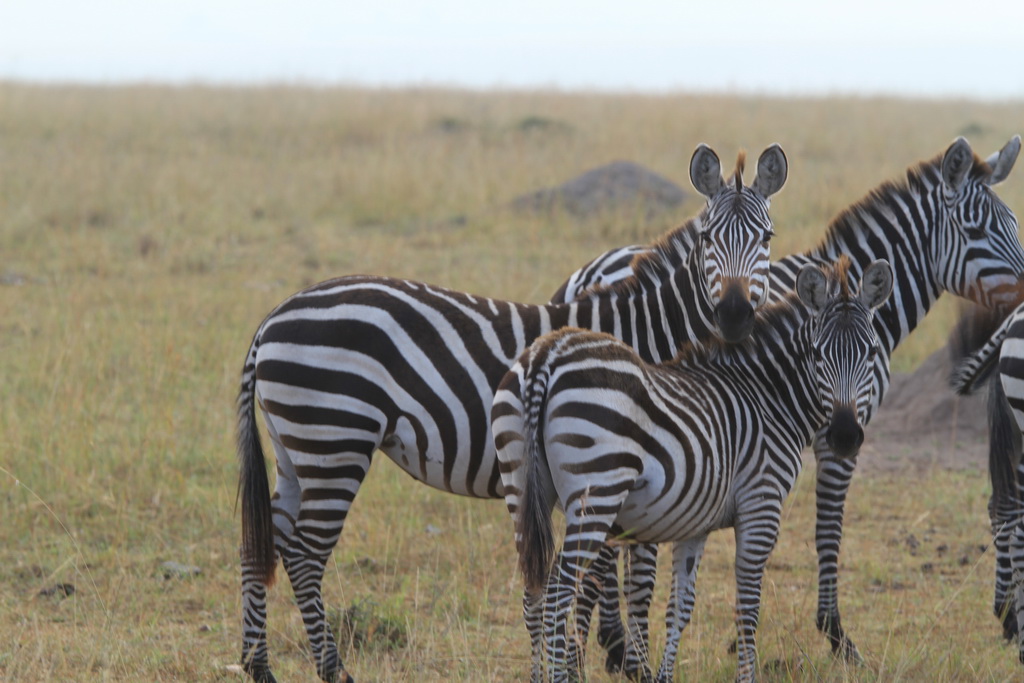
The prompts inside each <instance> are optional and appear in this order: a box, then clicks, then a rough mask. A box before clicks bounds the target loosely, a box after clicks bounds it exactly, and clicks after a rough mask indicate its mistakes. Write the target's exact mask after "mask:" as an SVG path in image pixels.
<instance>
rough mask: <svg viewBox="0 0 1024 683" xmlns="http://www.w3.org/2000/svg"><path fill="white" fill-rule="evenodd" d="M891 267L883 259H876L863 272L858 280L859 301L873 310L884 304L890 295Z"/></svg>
mask: <svg viewBox="0 0 1024 683" xmlns="http://www.w3.org/2000/svg"><path fill="white" fill-rule="evenodd" d="M892 279H893V273H892V266H891V265H889V262H888V261H886V260H885V259H878V260H877V261H874V262H873V263H872V264H871V265H870V266H868V267H867V268H866V269H865V270H864V275H863V276H862V277H861V279H860V295H859V296H860V300H861V303H863V304H864V305H865V306H867V307H868V308H870V309H872V310H874V309H876V308H878V307H879V306H881V305H882V304H884V303H885V300H886V299H888V298H889V295H890V294H892Z"/></svg>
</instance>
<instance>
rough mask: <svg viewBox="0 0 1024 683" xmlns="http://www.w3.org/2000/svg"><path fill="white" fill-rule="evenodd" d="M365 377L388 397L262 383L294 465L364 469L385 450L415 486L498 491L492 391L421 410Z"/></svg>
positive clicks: (268, 413) (485, 493) (481, 493)
mask: <svg viewBox="0 0 1024 683" xmlns="http://www.w3.org/2000/svg"><path fill="white" fill-rule="evenodd" d="M261 351H262V349H261ZM322 365H326V363H323V364H322ZM324 374H326V373H324ZM362 374H363V377H364V378H365V379H367V380H369V381H370V382H373V383H375V384H376V386H379V387H381V388H383V389H385V391H384V392H381V393H380V395H374V396H367V395H364V396H359V395H357V392H355V391H342V390H340V387H333V386H332V387H328V386H319V387H314V386H302V385H299V384H298V382H297V381H296V380H295V379H294V378H290V379H291V383H286V382H283V381H268V380H266V379H264V380H258V381H257V394H258V396H259V397H260V404H261V406H262V407H263V409H264V414H265V417H266V419H267V420H269V421H272V423H273V426H274V430H275V432H276V433H277V435H278V436H277V439H279V443H280V445H281V446H282V447H284V448H287V449H288V452H289V453H291V454H292V459H293V460H294V461H295V462H296V463H309V464H311V465H314V464H315V463H318V462H320V463H323V464H321V466H326V463H327V462H328V461H336V460H340V461H343V462H348V461H351V462H365V461H366V460H367V458H369V456H370V455H371V454H372V453H373V452H374V451H376V450H380V451H381V452H383V453H384V454H385V455H387V456H388V457H389V458H390V459H391V460H393V461H394V462H395V463H396V464H397V465H398V466H399V467H401V468H402V469H403V470H404V471H405V472H407V473H408V474H409V475H410V476H412V477H413V478H415V479H416V480H417V481H421V482H423V483H424V484H427V485H428V486H432V487H434V488H436V489H440V490H442V491H447V492H450V493H455V494H459V495H465V496H471V497H477V498H489V497H492V494H491V493H490V491H489V488H491V486H490V484H491V482H493V481H498V482H499V486H498V488H499V489H500V480H499V478H498V474H497V458H496V456H495V452H494V444H493V439H492V437H491V429H490V423H489V420H487V419H486V414H487V412H486V410H485V409H484V408H483V406H485V405H486V406H487V408H488V409H489V407H490V402H491V399H492V393H493V392H492V390H491V388H490V387H489V386H485V387H483V389H480V388H479V387H477V388H476V389H477V391H476V392H475V394H474V395H473V396H472V397H470V398H466V397H465V396H464V395H457V394H454V393H452V394H449V395H448V396H445V399H446V400H444V401H443V402H442V401H438V402H433V403H431V404H430V405H423V404H422V403H420V402H418V401H417V400H416V399H415V398H414V397H412V396H410V395H409V394H408V393H406V392H405V391H404V390H402V388H401V386H400V385H399V384H398V383H397V382H394V381H392V378H390V377H384V376H377V377H375V376H374V374H373V372H372V370H369V369H367V368H365V367H364V368H363V370H362ZM327 388H329V389H331V390H330V391H326V390H325V389H327ZM461 393H462V394H465V393H466V392H465V391H463V392H461ZM498 495H499V496H500V492H499V494H498Z"/></svg>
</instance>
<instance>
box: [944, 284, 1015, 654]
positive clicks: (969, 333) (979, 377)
mask: <svg viewBox="0 0 1024 683" xmlns="http://www.w3.org/2000/svg"><path fill="white" fill-rule="evenodd" d="M993 328H994V330H993ZM978 342H982V343H980V345H979V343H978ZM950 346H951V349H952V351H953V357H954V360H955V362H954V369H953V374H952V377H951V381H950V383H951V385H952V387H953V390H954V391H956V392H957V393H959V394H970V393H973V392H974V391H976V390H977V389H978V388H979V387H980V386H981V385H982V384H984V383H985V382H986V381H988V379H989V377H990V376H991V375H992V374H993V373H995V372H997V373H998V376H999V377H998V381H992V382H990V389H989V397H988V414H989V476H990V478H991V480H992V497H991V498H990V499H989V519H990V521H991V523H992V534H993V537H994V545H995V548H996V576H995V591H994V598H993V602H992V609H993V612H994V613H995V615H996V617H997V618H998V619H999V620H1000V622H1001V623H1002V626H1003V635H1004V637H1005V638H1006V639H1007V640H1013V639H1015V638H1017V639H1018V640H1019V642H1018V646H1019V656H1020V659H1021V662H1022V663H1024V639H1020V634H1021V633H1022V632H1024V631H1022V629H1021V626H1022V625H1024V623H1022V622H1024V594H1022V590H1024V588H1022V587H1021V581H1022V579H1024V505H1022V501H1024V467H1022V463H1021V445H1022V442H1024V303H1022V304H1020V305H1018V307H1017V308H1016V309H1014V310H1013V311H1012V312H1011V313H1010V314H1009V315H1008V316H1005V317H1003V316H1001V315H999V314H998V312H997V313H996V314H993V313H991V312H989V311H985V310H980V309H974V310H971V311H968V312H967V313H966V314H965V315H964V316H963V317H962V318H961V321H960V323H959V325H958V326H957V330H956V331H954V333H953V335H951V340H950ZM976 347H977V348H976Z"/></svg>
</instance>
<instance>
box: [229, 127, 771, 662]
mask: <svg viewBox="0 0 1024 683" xmlns="http://www.w3.org/2000/svg"><path fill="white" fill-rule="evenodd" d="M743 160H744V156H743V155H742V154H740V157H739V160H738V162H737V168H736V171H735V173H734V175H733V177H732V178H731V179H730V180H729V181H728V182H726V180H725V179H724V178H723V177H722V172H721V164H720V162H719V160H718V157H717V156H716V155H715V153H714V152H713V151H712V150H711V149H710V148H709V147H707V146H705V145H700V146H699V147H698V148H697V150H696V151H695V152H694V155H693V158H692V159H691V162H690V177H691V180H692V181H693V184H694V186H695V187H696V188H697V189H698V190H699V191H700V192H701V193H702V194H704V195H705V196H706V197H707V200H708V202H707V206H706V207H705V208H704V210H703V211H702V212H701V213H700V215H699V216H697V217H696V218H694V219H692V220H690V221H688V222H687V223H686V224H685V225H684V226H683V227H681V228H679V229H677V230H675V231H672V232H670V233H668V234H667V235H666V236H665V237H664V238H663V240H662V241H661V242H660V243H659V245H658V246H657V247H656V248H655V249H653V250H651V251H650V253H648V254H647V255H646V256H645V257H644V258H643V259H642V262H639V263H636V264H635V269H636V274H635V275H634V276H632V277H630V278H627V279H626V280H624V281H622V282H620V283H618V284H616V285H615V286H614V287H611V288H608V289H605V290H602V291H600V292H596V293H593V294H591V295H590V296H588V297H585V298H583V299H581V300H579V301H576V302H573V303H571V304H561V305H547V306H533V305H527V304H514V303H507V302H504V301H497V300H494V299H486V298H482V297H476V296H471V295H469V294H464V293H461V292H455V291H452V290H448V289H442V288H438V287H433V286H429V285H425V284H421V283H417V282H410V281H406V280H394V279H389V278H383V277H368V276H353V277H346V278H339V279H335V280H329V281H327V282H323V283H320V284H318V285H314V286H312V287H310V288H308V289H306V290H304V291H302V292H299V293H298V294H295V295H293V296H292V297H290V298H289V299H287V300H286V301H285V302H284V303H282V304H281V305H280V306H278V307H277V308H276V309H275V310H274V311H272V312H271V313H270V315H269V316H268V317H267V318H266V319H265V320H264V321H263V323H262V324H261V325H260V327H259V329H258V330H257V332H256V335H255V337H254V338H253V341H252V345H251V347H250V349H249V353H248V355H247V358H246V364H245V367H244V370H243V373H242V388H241V392H240V396H239V403H238V415H239V419H238V451H239V458H240V461H241V472H240V480H239V488H240V496H241V508H242V550H241V558H242V605H243V625H242V627H243V641H242V663H243V666H244V668H245V670H246V671H247V672H248V673H249V674H250V675H251V676H252V677H253V678H254V679H256V680H257V681H273V680H274V677H273V674H272V673H271V670H270V666H269V661H268V655H267V643H266V589H267V587H268V586H269V585H270V584H271V583H272V581H273V576H274V570H275V565H276V563H277V558H278V557H281V558H282V560H283V562H284V566H285V570H286V571H287V573H288V577H289V579H290V581H291V583H292V587H293V589H294V590H295V595H296V598H297V601H298V605H299V609H300V610H301V612H302V618H303V622H304V624H305V627H306V631H307V635H308V637H309V640H310V643H311V646H312V655H313V658H314V660H315V662H316V667H317V673H318V674H319V675H320V677H321V678H322V679H324V680H326V681H332V680H336V679H338V678H341V679H342V680H349V679H350V677H349V675H348V673H347V672H345V671H344V667H343V665H342V663H341V661H340V659H339V657H338V651H337V646H336V645H335V642H334V637H333V635H332V634H331V632H330V629H329V627H328V625H327V622H326V619H325V617H324V608H323V603H322V599H321V582H322V578H323V572H324V569H325V565H326V562H327V558H328V557H329V556H330V554H331V551H332V550H333V548H334V546H335V544H336V543H337V541H338V539H339V537H340V535H341V531H342V528H343V526H344V523H345V519H346V516H347V514H348V510H349V507H350V505H351V504H352V501H353V499H354V498H355V496H356V493H357V492H358V490H359V486H360V484H361V483H362V480H363V478H364V477H365V476H366V472H367V470H368V469H369V467H370V462H371V460H372V457H373V454H374V452H375V451H376V450H378V449H379V450H381V451H383V452H384V453H385V454H386V455H387V456H388V457H389V458H391V459H392V460H393V461H394V462H395V463H396V464H398V465H399V466H400V467H401V468H402V469H403V470H405V471H406V472H408V473H409V474H410V475H411V476H412V477H414V478H415V479H417V480H419V481H422V482H424V483H426V484H428V485H430V486H433V487H435V488H437V489H440V490H442V491H448V492H450V493H456V494H460V495H466V496H473V497H477V498H500V497H502V496H503V491H502V489H501V480H500V475H499V473H498V468H497V461H496V459H495V455H494V443H493V439H492V438H491V435H490V420H489V419H488V418H489V414H490V407H491V401H492V399H493V397H494V390H495V388H496V387H497V386H498V382H499V381H500V380H501V378H502V377H503V376H504V374H505V372H506V371H507V370H508V368H509V367H510V366H511V365H512V363H513V362H515V360H516V358H518V357H519V354H520V353H522V351H523V349H525V348H526V346H527V345H529V344H530V343H531V342H532V341H533V340H534V339H536V338H537V337H538V336H540V335H542V334H544V333H546V332H549V331H551V330H554V329H557V328H560V327H566V326H578V327H584V328H589V329H592V330H599V331H604V332H609V333H611V334H614V335H615V336H616V337H619V338H621V339H623V340H624V341H625V342H626V343H628V344H630V345H631V346H632V347H633V348H635V349H636V350H637V352H638V353H639V354H640V355H641V357H643V358H645V359H648V360H650V361H652V362H656V361H663V360H667V359H669V358H671V357H672V356H673V355H674V354H675V353H676V350H677V349H678V348H679V347H680V346H681V345H682V344H683V343H685V342H688V341H694V340H699V339H700V338H702V337H709V336H712V335H713V334H715V333H719V334H721V336H722V337H723V338H724V339H726V340H729V341H739V340H742V339H744V338H745V337H746V336H747V335H748V334H749V332H750V329H751V328H752V326H753V319H754V309H756V308H757V307H758V306H760V305H761V302H762V301H764V300H766V299H767V291H766V286H767V279H768V264H769V259H768V256H769V240H770V239H771V237H772V235H773V231H772V222H771V219H770V218H769V215H768V205H769V201H770V197H771V196H772V195H774V194H775V193H776V192H778V191H779V190H780V189H781V188H782V186H783V184H784V183H785V180H786V176H787V173H788V165H787V162H786V157H785V154H784V153H783V152H782V149H781V148H780V147H779V146H778V145H772V146H771V147H769V148H768V149H766V150H765V151H764V153H763V154H762V155H761V157H760V159H759V160H758V165H757V176H756V178H755V179H754V182H753V183H752V185H750V186H749V187H747V186H744V185H743V181H742V173H743ZM257 403H258V404H259V407H260V409H261V410H262V412H263V416H264V420H265V423H266V427H267V431H268V432H269V434H270V437H271V440H272V442H273V445H274V451H275V454H276V456H277V484H276V488H275V491H274V494H273V498H271V494H270V488H269V483H268V478H267V472H266V465H265V463H264V455H263V450H262V445H261V443H260V437H259V432H258V430H257V428H256V413H255V411H256V405H257Z"/></svg>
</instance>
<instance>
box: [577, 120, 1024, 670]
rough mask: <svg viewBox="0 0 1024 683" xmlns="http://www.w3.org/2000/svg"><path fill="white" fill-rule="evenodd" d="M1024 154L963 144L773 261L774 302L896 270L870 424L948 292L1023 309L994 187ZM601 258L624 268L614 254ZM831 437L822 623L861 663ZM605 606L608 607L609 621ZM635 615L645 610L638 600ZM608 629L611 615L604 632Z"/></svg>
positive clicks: (845, 474)
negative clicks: (898, 357)
mask: <svg viewBox="0 0 1024 683" xmlns="http://www.w3.org/2000/svg"><path fill="white" fill-rule="evenodd" d="M1019 152H1020V136H1014V137H1013V138H1012V139H1011V140H1010V141H1009V142H1007V143H1006V145H1004V146H1003V148H1002V149H1001V150H999V151H998V152H996V153H995V154H993V155H991V156H990V157H989V158H988V159H987V160H982V159H980V158H978V157H977V156H976V155H975V154H974V153H973V151H972V150H971V147H970V145H969V144H968V142H967V141H966V140H965V139H963V138H957V139H956V140H955V141H954V142H953V143H952V144H951V145H950V146H949V148H948V149H947V150H946V151H945V153H944V154H941V155H939V156H938V157H937V158H935V159H933V160H931V161H926V162H923V163H920V164H918V165H917V166H915V167H912V168H910V169H908V171H907V178H906V181H905V182H885V183H883V184H882V185H880V186H879V187H877V188H875V189H874V190H872V191H871V192H870V193H868V195H867V196H866V197H864V198H863V199H861V200H859V201H858V202H856V203H854V204H852V205H851V206H849V207H848V208H846V209H844V210H843V211H842V212H840V214H839V215H838V216H837V217H836V218H835V219H833V220H832V222H831V224H830V225H829V228H828V230H827V232H826V235H825V238H824V239H823V240H822V242H821V243H819V244H818V246H816V247H814V248H813V249H810V250H808V251H806V252H804V253H802V254H793V255H791V256H787V257H785V258H783V259H780V260H778V261H775V262H773V263H772V267H771V290H770V291H771V296H772V297H773V298H777V297H782V296H785V294H786V293H787V292H790V291H792V289H793V286H794V280H795V277H796V273H797V272H798V271H799V269H800V268H801V267H803V266H804V265H806V264H808V263H830V262H832V261H834V260H835V259H836V258H837V257H838V256H839V255H840V254H847V255H849V256H850V258H851V259H852V260H853V264H852V266H851V268H852V272H853V273H854V274H855V275H857V274H859V273H860V272H861V271H862V270H863V269H864V268H865V267H867V265H868V264H869V263H872V262H873V261H874V260H876V259H879V258H884V259H886V260H888V261H890V262H891V263H892V264H893V266H894V268H895V272H896V279H895V285H894V290H893V296H892V297H891V298H890V299H889V301H888V302H886V303H885V304H884V305H883V306H882V308H881V309H880V310H879V312H878V315H876V316H875V328H876V329H877V331H878V335H879V338H880V339H881V340H882V350H883V353H882V354H880V357H879V359H878V361H877V368H876V375H877V376H876V384H877V389H876V392H875V403H874V404H873V405H872V409H871V410H870V411H869V413H868V418H869V419H870V417H871V415H872V414H873V413H874V411H875V409H877V407H878V404H879V403H880V402H881V400H882V398H883V396H884V395H885V391H886V389H887V388H888V384H889V380H888V373H887V372H885V370H884V368H885V367H886V366H887V364H888V361H889V358H890V357H891V355H892V353H893V351H895V349H896V347H897V346H898V345H899V344H900V342H901V341H903V340H904V339H906V338H907V336H908V335H909V334H910V333H911V332H913V331H914V328H915V327H917V325H918V324H919V323H920V322H921V321H922V320H923V318H924V316H925V315H926V314H927V313H928V311H929V310H930V309H931V307H932V306H933V305H934V303H935V301H936V300H937V299H938V297H939V296H940V295H941V294H942V293H943V292H944V291H946V290H948V291H950V292H952V293H954V294H956V295H958V296H961V297H964V298H965V299H968V300H970V301H972V302H974V303H976V304H978V305H980V306H982V307H985V308H993V307H996V306H1000V305H1005V304H1008V303H1013V302H1015V301H1016V297H1017V290H1018V286H1019V280H1020V279H1021V277H1022V276H1024V249H1022V248H1021V244H1020V240H1019V238H1018V234H1017V230H1018V226H1017V219H1016V218H1015V217H1014V215H1013V212H1011V211H1010V209H1009V207H1007V206H1006V204H1005V203H1004V202H1003V201H1002V200H1001V199H1000V198H999V196H998V195H997V194H996V193H995V191H994V190H993V189H992V186H994V185H996V184H998V183H1000V182H1002V181H1003V180H1005V179H1006V177H1007V176H1008V175H1009V173H1010V171H1011V170H1012V168H1013V165H1014V163H1015V162H1016V160H1017V155H1018V153H1019ZM627 249H630V250H634V249H635V247H628V248H627ZM634 258H636V257H634ZM599 259H600V260H605V262H614V260H615V259H614V253H613V252H609V253H608V254H605V255H604V256H601V257H599ZM634 263H636V261H634ZM585 269H586V267H585V268H584V270H585ZM610 277H614V275H613V274H612V273H603V272H601V271H596V272H595V273H594V278H593V279H592V280H589V281H583V280H581V279H580V278H579V277H576V276H573V278H570V281H573V282H575V283H576V286H577V289H576V290H575V291H574V292H567V293H566V296H569V297H571V296H573V295H574V294H580V293H582V292H583V290H584V288H585V287H587V286H590V285H596V286H599V287H601V286H608V284H610V282H611V280H610ZM822 436H823V435H822V434H819V435H818V438H816V439H815V442H814V451H815V457H816V460H817V486H816V505H817V522H816V527H815V538H816V546H817V552H818V609H817V619H816V621H817V626H818V629H819V630H821V631H822V632H823V633H825V635H826V636H827V637H828V639H829V642H830V644H831V646H832V652H833V653H834V654H836V655H839V656H842V657H843V658H844V659H847V660H850V661H861V656H860V653H859V652H858V651H857V648H856V646H855V645H854V643H853V641H851V640H850V638H849V637H848V635H847V634H846V631H845V630H844V629H843V627H842V624H841V621H840V615H839V592H838V578H839V546H840V543H841V541H842V535H843V510H844V507H845V504H846V495H847V492H848V491H849V487H850V481H851V479H852V478H853V472H854V469H855V468H856V464H857V461H856V458H845V459H844V458H835V457H833V453H832V452H831V450H830V449H829V447H828V444H827V442H826V441H825V439H824V438H822ZM653 563H654V551H653V549H649V550H648V552H646V553H643V552H640V553H636V554H635V557H634V561H633V562H632V566H631V571H632V572H634V573H640V574H641V575H643V576H648V577H653V575H654V565H653ZM651 582H652V580H647V581H646V585H647V586H648V587H649V585H650V584H651ZM646 594H647V595H649V590H648V591H646ZM644 599H645V598H644V596H643V595H642V594H641V595H640V596H639V597H637V599H636V601H637V602H639V603H642V602H643V600H644ZM603 605H604V602H602V615H603V614H604V611H605V610H604V607H603ZM627 609H628V610H637V611H641V610H643V609H644V608H643V606H642V604H634V601H633V600H630V601H629V603H628V604H627ZM604 625H605V620H604V618H603V616H602V628H604ZM627 645H628V644H627Z"/></svg>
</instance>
